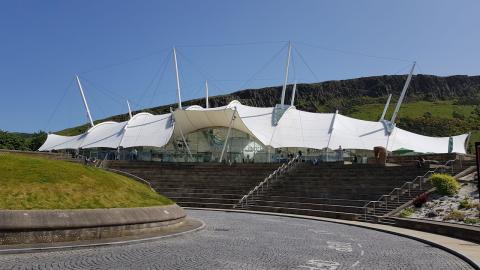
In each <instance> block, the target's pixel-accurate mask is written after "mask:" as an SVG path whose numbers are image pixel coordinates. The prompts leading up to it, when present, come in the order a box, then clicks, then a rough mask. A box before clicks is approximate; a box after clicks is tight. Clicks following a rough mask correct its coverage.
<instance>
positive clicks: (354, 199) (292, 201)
mask: <svg viewBox="0 0 480 270" xmlns="http://www.w3.org/2000/svg"><path fill="white" fill-rule="evenodd" d="M425 171H426V169H422V168H416V167H415V166H401V167H400V166H398V167H383V166H376V165H364V164H362V165H343V164H342V165H339V164H337V165H332V164H321V165H317V166H313V165H311V164H306V163H303V164H299V165H298V166H297V167H296V168H295V169H294V170H293V171H291V172H290V173H289V174H288V175H286V176H285V177H284V178H283V179H282V180H281V181H279V182H277V183H276V184H275V185H273V186H272V187H271V188H270V190H269V191H268V192H267V193H264V194H262V195H260V196H255V197H254V198H252V199H250V200H249V203H248V205H247V206H246V208H247V209H250V210H256V211H268V212H279V213H290V214H301V215H310V216H322V217H329V218H341V219H349V220H357V219H362V217H363V216H364V205H365V204H366V203H367V202H369V201H372V200H376V199H378V198H379V197H380V196H382V195H383V194H387V193H389V192H391V190H392V189H393V188H395V187H397V186H401V185H402V184H403V183H405V182H407V181H411V180H412V179H413V178H415V177H416V176H418V175H422V174H424V173H425ZM420 193H421V192H417V193H413V192H412V193H411V194H410V195H409V196H408V197H402V198H400V199H399V200H398V201H397V202H395V203H393V202H392V204H391V206H388V207H387V208H385V209H378V213H379V214H380V212H382V213H383V212H387V211H390V210H391V208H390V207H392V208H395V207H396V206H400V205H401V204H403V203H405V202H407V201H408V200H410V199H412V198H414V197H416V196H417V195H418V194H420Z"/></svg>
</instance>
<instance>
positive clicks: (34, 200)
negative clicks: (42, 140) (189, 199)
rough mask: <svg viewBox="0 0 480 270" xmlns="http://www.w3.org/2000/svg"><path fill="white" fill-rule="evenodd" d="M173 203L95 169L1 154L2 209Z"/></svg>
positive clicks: (0, 186)
mask: <svg viewBox="0 0 480 270" xmlns="http://www.w3.org/2000/svg"><path fill="white" fill-rule="evenodd" d="M172 203H173V202H172V201H171V200H169V199H168V198H166V197H164V196H161V195H159V194H157V193H155V192H153V191H152V190H151V189H150V188H149V187H148V186H146V185H144V184H142V183H139V182H137V181H135V180H132V179H130V178H127V177H124V176H122V175H118V174H114V173H110V172H107V171H104V170H101V169H97V168H94V167H89V166H84V165H82V164H76V163H71V162H66V161H59V160H50V159H45V158H41V157H34V156H25V155H17V154H11V153H0V209H89V208H118V207H145V206H155V205H167V204H172Z"/></svg>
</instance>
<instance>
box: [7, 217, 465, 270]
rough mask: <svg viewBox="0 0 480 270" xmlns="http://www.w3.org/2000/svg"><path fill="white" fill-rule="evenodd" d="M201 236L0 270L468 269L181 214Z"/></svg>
mask: <svg viewBox="0 0 480 270" xmlns="http://www.w3.org/2000/svg"><path fill="white" fill-rule="evenodd" d="M187 212H188V215H189V216H190V217H194V218H199V219H202V220H203V221H205V223H206V224H207V226H206V228H205V229H204V230H202V231H198V232H194V233H190V234H185V235H182V236H178V237H172V238H166V239H161V240H158V241H152V242H144V243H136V244H129V245H119V246H109V247H97V248H85V249H75V250H64V251H53V252H38V253H28V254H8V255H0V269H330V270H336V269H369V270H372V269H382V270H384V269H438V270H439V269H448V270H453V269H472V267H470V266H469V265H468V264H467V263H466V262H464V261H462V260H461V259H459V258H457V257H456V256H454V255H451V254H450V253H447V252H445V251H443V250H441V249H438V248H435V247H432V246H429V245H426V244H424V243H421V242H417V241H414V240H411V239H408V238H403V237H400V236H396V235H390V234H387V233H382V232H378V231H374V230H368V229H363V228H358V227H352V226H346V225H341V224H334V223H329V222H322V221H314V220H303V219H295V218H287V217H276V216H264V215H255V214H244V213H225V212H217V211H196V210H189V211H187Z"/></svg>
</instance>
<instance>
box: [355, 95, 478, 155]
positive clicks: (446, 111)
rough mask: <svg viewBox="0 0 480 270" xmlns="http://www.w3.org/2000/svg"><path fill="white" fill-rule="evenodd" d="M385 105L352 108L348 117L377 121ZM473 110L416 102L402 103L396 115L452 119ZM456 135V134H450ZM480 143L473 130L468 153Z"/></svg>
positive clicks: (442, 104) (391, 109)
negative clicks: (455, 114) (427, 114)
mask: <svg viewBox="0 0 480 270" xmlns="http://www.w3.org/2000/svg"><path fill="white" fill-rule="evenodd" d="M395 105H396V102H392V103H391V104H390V106H389V108H388V111H387V116H386V117H385V118H386V119H390V117H391V116H392V113H393V110H394V109H395ZM384 106H385V104H378V103H373V104H365V105H360V106H355V107H354V110H353V111H354V112H352V113H350V114H349V116H351V117H354V118H358V119H364V120H371V121H377V120H378V119H379V118H380V116H381V114H382V112H383V108H384ZM474 109H475V106H474V105H455V104H453V102H452V101H436V102H430V101H417V102H412V103H404V104H402V107H401V109H400V113H399V114H398V115H399V117H411V118H416V117H421V116H422V115H424V114H425V113H427V112H429V113H431V114H432V115H433V116H437V117H441V118H446V119H452V118H453V112H454V111H456V112H458V113H460V114H462V115H463V116H465V117H468V116H469V115H470V114H471V113H472V111H473V110H474ZM452 135H458V134H452ZM478 141H480V131H478V130H475V131H472V135H471V137H470V143H469V149H468V150H469V151H470V153H472V152H473V151H474V148H473V142H478Z"/></svg>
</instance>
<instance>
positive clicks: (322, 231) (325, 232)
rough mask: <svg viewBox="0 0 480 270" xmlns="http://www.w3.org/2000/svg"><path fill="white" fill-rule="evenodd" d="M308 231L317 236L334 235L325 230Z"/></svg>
mask: <svg viewBox="0 0 480 270" xmlns="http://www.w3.org/2000/svg"><path fill="white" fill-rule="evenodd" d="M308 231H310V232H313V233H316V234H330V235H331V234H333V233H330V232H327V231H324V230H314V229H308Z"/></svg>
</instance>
